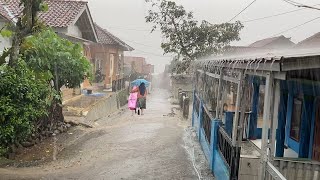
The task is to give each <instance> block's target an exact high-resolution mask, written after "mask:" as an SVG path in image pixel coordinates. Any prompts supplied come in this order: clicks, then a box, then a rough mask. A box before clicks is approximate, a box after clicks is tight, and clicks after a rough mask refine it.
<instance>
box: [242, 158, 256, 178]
mask: <svg viewBox="0 0 320 180" xmlns="http://www.w3.org/2000/svg"><path fill="white" fill-rule="evenodd" d="M259 167H260V158H259V157H251V156H241V157H240V169H239V180H258V172H259Z"/></svg>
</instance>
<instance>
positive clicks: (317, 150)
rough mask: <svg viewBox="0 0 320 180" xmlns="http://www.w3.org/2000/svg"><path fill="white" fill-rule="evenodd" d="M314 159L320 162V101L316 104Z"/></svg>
mask: <svg viewBox="0 0 320 180" xmlns="http://www.w3.org/2000/svg"><path fill="white" fill-rule="evenodd" d="M316 106H317V107H316V112H315V113H316V116H315V127H314V137H313V150H312V159H313V160H316V161H320V100H318V101H317V103H316Z"/></svg>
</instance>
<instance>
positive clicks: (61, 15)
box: [0, 0, 98, 97]
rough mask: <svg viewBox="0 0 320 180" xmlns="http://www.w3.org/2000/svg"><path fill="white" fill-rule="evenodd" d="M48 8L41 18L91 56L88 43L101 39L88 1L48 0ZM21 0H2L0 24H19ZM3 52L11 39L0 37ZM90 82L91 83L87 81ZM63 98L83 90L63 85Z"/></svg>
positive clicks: (0, 1)
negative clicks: (78, 44) (67, 87)
mask: <svg viewBox="0 0 320 180" xmlns="http://www.w3.org/2000/svg"><path fill="white" fill-rule="evenodd" d="M45 2H46V3H47V5H48V7H49V8H48V11H46V12H41V13H39V15H38V16H39V20H40V21H42V22H43V23H44V24H45V25H47V26H49V27H51V28H52V29H53V30H54V31H55V32H56V33H57V34H58V35H59V36H60V37H63V38H66V39H68V40H70V41H72V42H75V43H80V44H82V45H83V47H84V55H85V56H86V57H87V58H88V59H91V54H90V52H89V51H88V50H89V49H88V45H89V44H92V43H96V42H98V38H97V33H96V31H95V28H94V24H93V20H92V17H91V14H90V10H89V7H88V3H87V2H85V1H55V0H45ZM19 3H20V1H19V0H10V1H5V0H0V26H1V28H2V27H3V26H5V25H6V23H16V22H17V17H19V14H20V11H21V8H20V7H19ZM0 41H1V43H0V44H1V45H0V51H3V50H4V48H8V47H10V46H11V39H9V38H3V37H0ZM85 84H88V83H85ZM62 91H63V95H64V97H69V96H72V95H73V94H75V93H77V94H79V93H80V89H78V90H77V92H75V90H72V89H66V88H63V89H62Z"/></svg>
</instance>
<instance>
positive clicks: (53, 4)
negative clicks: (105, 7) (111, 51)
mask: <svg viewBox="0 0 320 180" xmlns="http://www.w3.org/2000/svg"><path fill="white" fill-rule="evenodd" d="M45 2H46V3H47V4H48V7H49V9H48V11H46V12H40V13H39V14H38V17H39V20H40V21H43V22H44V23H45V24H46V25H48V26H50V27H52V28H53V29H54V30H55V31H56V32H59V33H64V34H68V33H70V32H72V33H71V34H72V35H79V36H78V38H83V39H86V40H90V41H93V42H97V35H96V32H95V29H94V26H93V21H92V18H91V14H90V12H89V8H88V5H87V2H85V1H76V0H45ZM19 3H20V1H19V0H10V1H6V0H0V6H1V7H0V15H2V16H3V17H5V18H6V19H8V20H10V21H11V22H13V23H14V22H15V21H14V18H11V19H9V18H10V17H11V16H10V15H12V16H13V17H18V16H19V15H20V12H21V11H22V7H20V6H19ZM77 29H79V30H77ZM75 31H76V32H77V31H78V32H77V33H74V32H75ZM79 32H81V33H79Z"/></svg>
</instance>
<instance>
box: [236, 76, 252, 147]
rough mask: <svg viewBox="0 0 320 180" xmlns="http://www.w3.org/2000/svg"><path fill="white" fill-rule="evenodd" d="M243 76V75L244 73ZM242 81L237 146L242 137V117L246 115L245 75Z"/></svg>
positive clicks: (246, 87)
mask: <svg viewBox="0 0 320 180" xmlns="http://www.w3.org/2000/svg"><path fill="white" fill-rule="evenodd" d="M244 76H245V75H244ZM243 80H244V81H243V82H242V89H243V91H242V93H241V104H240V105H241V108H240V123H239V125H240V126H239V133H238V134H239V139H238V147H240V146H241V142H242V138H243V129H244V119H245V117H246V110H247V106H248V103H249V102H248V98H247V97H246V95H247V94H248V90H249V87H248V85H247V82H246V81H245V80H246V77H244V78H243Z"/></svg>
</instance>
